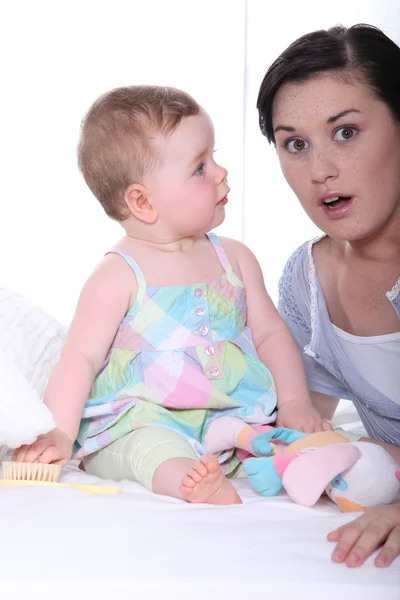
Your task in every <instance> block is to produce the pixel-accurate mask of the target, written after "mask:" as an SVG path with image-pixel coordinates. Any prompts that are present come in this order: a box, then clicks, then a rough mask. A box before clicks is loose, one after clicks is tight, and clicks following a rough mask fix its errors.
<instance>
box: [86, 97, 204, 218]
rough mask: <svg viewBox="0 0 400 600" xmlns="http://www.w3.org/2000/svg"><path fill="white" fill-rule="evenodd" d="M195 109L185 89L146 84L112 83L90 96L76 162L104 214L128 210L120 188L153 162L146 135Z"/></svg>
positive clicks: (172, 124)
mask: <svg viewBox="0 0 400 600" xmlns="http://www.w3.org/2000/svg"><path fill="white" fill-rule="evenodd" d="M199 112H200V106H199V105H198V104H197V102H196V101H195V100H194V99H193V98H192V97H191V96H189V94H187V93H186V92H183V91H181V90H178V89H175V88H170V87H159V86H150V85H139V86H129V87H121V88H116V89H114V90H111V91H110V92H107V93H106V94H103V95H102V96H100V98H98V99H97V100H96V101H95V102H94V104H93V105H92V106H91V108H90V109H89V111H88V113H87V114H86V116H85V117H84V119H83V121H82V128H81V135H80V141H79V146H78V164H79V168H80V170H81V172H82V174H83V177H84V178H85V181H86V183H87V185H88V186H89V188H90V190H91V191H92V192H93V194H94V195H95V196H96V198H97V199H98V201H99V202H100V204H101V205H102V207H103V208H104V210H105V212H106V213H107V215H109V216H110V217H111V218H113V219H116V220H117V221H123V220H124V219H126V218H127V217H128V216H129V211H128V209H127V207H126V204H125V202H124V193H125V190H126V188H127V187H128V186H129V185H131V184H132V183H138V182H140V180H141V178H142V177H143V175H144V174H145V173H146V172H147V171H148V170H150V169H151V168H152V167H154V165H155V164H156V163H157V159H158V157H157V152H156V149H155V148H154V147H153V146H152V143H151V138H152V136H155V135H156V134H158V133H163V134H164V135H168V134H170V133H172V132H173V131H174V130H175V129H176V127H177V126H178V125H179V123H180V121H181V119H182V118H183V117H188V116H192V115H197V114H199Z"/></svg>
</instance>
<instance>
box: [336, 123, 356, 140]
mask: <svg viewBox="0 0 400 600" xmlns="http://www.w3.org/2000/svg"><path fill="white" fill-rule="evenodd" d="M356 134H357V130H356V129H355V128H354V127H350V126H349V125H344V126H343V127H339V129H336V131H335V134H334V136H333V139H334V140H335V141H336V142H348V141H349V140H352V139H353V137H354V136H355V135H356Z"/></svg>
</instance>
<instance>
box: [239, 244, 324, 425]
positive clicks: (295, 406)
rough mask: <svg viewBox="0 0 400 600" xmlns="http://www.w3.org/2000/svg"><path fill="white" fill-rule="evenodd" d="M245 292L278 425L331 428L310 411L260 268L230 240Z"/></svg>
mask: <svg viewBox="0 0 400 600" xmlns="http://www.w3.org/2000/svg"><path fill="white" fill-rule="evenodd" d="M229 247H230V248H232V250H233V251H234V252H235V255H236V258H237V264H238V268H239V270H240V276H241V278H242V281H243V283H244V286H245V289H246V298H247V325H248V327H250V329H251V330H252V332H253V341H254V345H255V347H256V349H257V352H258V355H259V357H260V359H261V360H262V361H263V363H264V364H265V365H266V366H267V367H268V368H269V370H270V371H271V374H272V377H273V379H274V382H275V386H276V390H277V397H278V417H277V425H278V426H279V427H287V428H289V429H295V430H297V431H303V432H306V433H312V432H314V431H321V430H323V429H330V426H329V425H328V424H327V423H326V421H324V420H323V419H322V417H321V416H320V415H319V413H318V412H317V411H316V410H315V409H314V408H313V406H312V403H311V399H310V395H309V391H308V386H307V381H306V377H305V372H304V367H303V362H302V360H301V356H300V353H299V351H298V349H297V346H296V344H295V342H294V340H293V338H292V335H291V333H290V331H289V329H288V327H287V325H286V323H285V322H284V320H283V319H282V317H281V316H280V315H279V313H278V311H277V309H276V308H275V305H274V303H273V302H272V300H271V298H270V296H269V295H268V293H267V290H266V289H265V284H264V278H263V274H262V271H261V267H260V265H259V263H258V261H257V259H256V258H255V256H254V254H253V253H252V252H251V251H250V250H249V249H248V248H247V247H246V246H244V245H243V244H241V243H239V242H233V243H232V240H229Z"/></svg>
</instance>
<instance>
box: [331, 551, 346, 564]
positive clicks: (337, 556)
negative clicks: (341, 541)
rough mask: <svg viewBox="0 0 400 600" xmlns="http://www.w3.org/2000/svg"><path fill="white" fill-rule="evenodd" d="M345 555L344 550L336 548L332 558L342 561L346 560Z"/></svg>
mask: <svg viewBox="0 0 400 600" xmlns="http://www.w3.org/2000/svg"><path fill="white" fill-rule="evenodd" d="M344 557H345V553H344V552H343V550H334V552H333V554H332V560H334V561H336V562H342V560H344Z"/></svg>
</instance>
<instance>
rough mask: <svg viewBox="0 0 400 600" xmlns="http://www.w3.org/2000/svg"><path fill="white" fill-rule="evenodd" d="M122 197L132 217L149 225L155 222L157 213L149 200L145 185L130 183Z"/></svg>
mask: <svg viewBox="0 0 400 600" xmlns="http://www.w3.org/2000/svg"><path fill="white" fill-rule="evenodd" d="M124 199H125V203H126V205H127V207H128V208H129V211H130V212H131V214H132V215H133V216H134V217H136V218H137V219H139V220H140V221H143V222H144V223H148V224H149V225H152V224H153V223H155V222H156V220H157V216H158V214H157V211H156V209H155V208H154V206H153V205H152V203H151V201H150V197H149V191H148V189H147V188H146V186H144V185H142V184H141V183H132V184H131V185H130V186H129V187H127V188H126V190H125V194H124Z"/></svg>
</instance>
